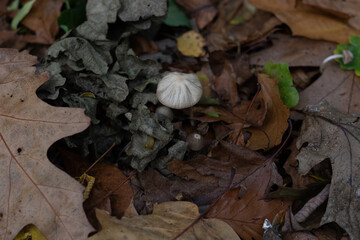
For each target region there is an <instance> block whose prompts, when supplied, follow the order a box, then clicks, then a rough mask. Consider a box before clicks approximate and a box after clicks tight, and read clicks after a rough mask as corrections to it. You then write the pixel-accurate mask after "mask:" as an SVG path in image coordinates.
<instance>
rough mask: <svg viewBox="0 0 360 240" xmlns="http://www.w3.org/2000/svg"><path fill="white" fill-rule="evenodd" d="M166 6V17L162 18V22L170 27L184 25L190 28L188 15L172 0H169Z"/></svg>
mask: <svg viewBox="0 0 360 240" xmlns="http://www.w3.org/2000/svg"><path fill="white" fill-rule="evenodd" d="M168 6H169V7H168V13H167V17H166V19H165V20H163V23H165V24H166V25H168V26H172V27H178V26H186V27H189V28H192V27H191V24H190V19H189V17H188V16H187V15H186V13H185V12H184V11H183V10H182V9H181V8H180V7H179V5H177V4H176V3H175V1H174V0H169V4H168Z"/></svg>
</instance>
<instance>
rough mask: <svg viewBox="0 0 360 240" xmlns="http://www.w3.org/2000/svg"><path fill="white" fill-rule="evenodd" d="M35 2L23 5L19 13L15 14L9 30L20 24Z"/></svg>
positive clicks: (33, 0) (32, 0)
mask: <svg viewBox="0 0 360 240" xmlns="http://www.w3.org/2000/svg"><path fill="white" fill-rule="evenodd" d="M35 2H36V0H31V1H28V2H27V3H25V5H24V6H23V7H22V8H21V9H20V11H19V12H18V13H17V14H16V16H15V17H14V18H13V20H12V21H11V29H13V30H15V29H17V27H18V24H19V23H20V22H21V20H23V19H24V17H26V15H28V13H29V12H30V10H31V8H32V6H33V4H34V3H35Z"/></svg>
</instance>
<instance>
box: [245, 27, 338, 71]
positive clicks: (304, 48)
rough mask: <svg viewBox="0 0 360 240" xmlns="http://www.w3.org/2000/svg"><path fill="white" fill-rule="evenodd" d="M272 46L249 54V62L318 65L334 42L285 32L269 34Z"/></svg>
mask: <svg viewBox="0 0 360 240" xmlns="http://www.w3.org/2000/svg"><path fill="white" fill-rule="evenodd" d="M270 39H271V43H272V46H271V47H268V48H265V49H262V50H260V51H257V52H255V53H253V54H251V55H250V64H252V65H259V66H264V65H265V64H266V63H267V62H270V61H271V62H274V63H280V62H284V63H287V64H289V66H290V67H319V66H320V64H321V62H322V61H323V60H324V59H325V58H327V57H328V56H330V55H332V54H333V52H334V49H335V48H336V44H335V43H332V42H326V41H319V40H312V39H308V38H302V37H291V36H289V35H286V34H278V33H277V34H273V35H271V36H270Z"/></svg>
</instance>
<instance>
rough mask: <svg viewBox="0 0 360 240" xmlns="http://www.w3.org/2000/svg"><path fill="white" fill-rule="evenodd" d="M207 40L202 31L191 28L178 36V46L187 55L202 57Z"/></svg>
mask: <svg viewBox="0 0 360 240" xmlns="http://www.w3.org/2000/svg"><path fill="white" fill-rule="evenodd" d="M205 44H206V43H205V40H204V38H203V37H202V36H201V34H200V33H197V32H195V31H194V30H190V31H188V32H186V33H184V34H183V35H181V36H180V37H178V38H177V48H178V50H179V51H180V52H181V53H182V54H184V55H185V56H190V57H200V56H203V55H205V51H204V49H203V47H204V46H205Z"/></svg>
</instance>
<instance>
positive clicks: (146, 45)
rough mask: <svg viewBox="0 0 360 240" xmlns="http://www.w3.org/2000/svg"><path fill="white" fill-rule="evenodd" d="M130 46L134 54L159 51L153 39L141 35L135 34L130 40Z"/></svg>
mask: <svg viewBox="0 0 360 240" xmlns="http://www.w3.org/2000/svg"><path fill="white" fill-rule="evenodd" d="M130 47H131V49H132V50H134V52H135V53H136V56H140V55H142V54H144V53H156V52H158V51H159V47H158V46H157V45H156V43H155V42H154V41H153V40H150V39H148V38H146V37H144V36H142V35H135V36H133V37H132V38H131V40H130Z"/></svg>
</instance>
